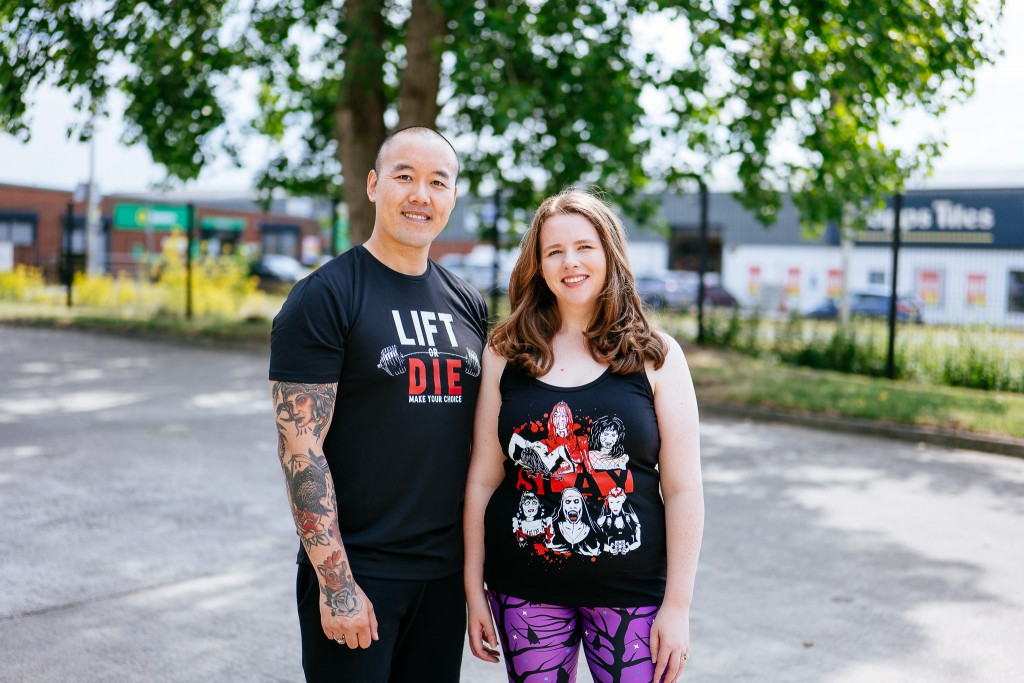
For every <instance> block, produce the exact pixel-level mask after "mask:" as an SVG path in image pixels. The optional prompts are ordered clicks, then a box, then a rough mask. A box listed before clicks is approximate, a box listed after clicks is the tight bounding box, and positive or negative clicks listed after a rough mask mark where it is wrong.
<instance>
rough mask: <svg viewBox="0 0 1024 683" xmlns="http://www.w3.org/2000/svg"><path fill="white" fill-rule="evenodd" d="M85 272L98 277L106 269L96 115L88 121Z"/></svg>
mask: <svg viewBox="0 0 1024 683" xmlns="http://www.w3.org/2000/svg"><path fill="white" fill-rule="evenodd" d="M85 253H86V272H87V273H88V274H89V275H99V274H101V273H103V272H104V271H105V270H106V268H105V266H106V264H105V263H104V262H105V260H106V259H105V258H104V254H103V244H102V240H101V239H100V198H99V188H98V187H97V186H96V114H95V113H94V114H93V115H92V118H91V119H89V182H88V185H87V186H86V213H85Z"/></svg>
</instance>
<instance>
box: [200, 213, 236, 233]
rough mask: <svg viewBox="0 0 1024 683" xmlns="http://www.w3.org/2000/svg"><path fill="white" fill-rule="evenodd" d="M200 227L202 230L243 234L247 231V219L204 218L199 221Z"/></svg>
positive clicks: (226, 217) (227, 217) (229, 217)
mask: <svg viewBox="0 0 1024 683" xmlns="http://www.w3.org/2000/svg"><path fill="white" fill-rule="evenodd" d="M199 227H200V229H202V230H214V231H224V232H242V231H243V230H245V219H244V218H236V217H235V216H203V217H202V218H201V219H199Z"/></svg>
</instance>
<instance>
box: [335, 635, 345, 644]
mask: <svg viewBox="0 0 1024 683" xmlns="http://www.w3.org/2000/svg"><path fill="white" fill-rule="evenodd" d="M334 642H336V643H338V644H339V645H344V644H345V636H342V637H341V638H335V639H334Z"/></svg>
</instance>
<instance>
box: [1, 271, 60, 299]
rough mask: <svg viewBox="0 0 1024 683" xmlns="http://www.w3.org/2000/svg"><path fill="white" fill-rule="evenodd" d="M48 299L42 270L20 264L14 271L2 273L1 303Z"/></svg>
mask: <svg viewBox="0 0 1024 683" xmlns="http://www.w3.org/2000/svg"><path fill="white" fill-rule="evenodd" d="M48 298H49V297H48V296H47V294H46V282H44V281H43V273H42V271H41V270H40V269H38V268H33V267H32V266H24V265H21V264H18V265H16V266H14V270H12V271H9V272H6V273H0V301H21V302H28V301H43V300H47V299H48Z"/></svg>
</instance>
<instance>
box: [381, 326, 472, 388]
mask: <svg viewBox="0 0 1024 683" xmlns="http://www.w3.org/2000/svg"><path fill="white" fill-rule="evenodd" d="M391 317H392V319H393V320H394V322H395V332H396V333H397V335H398V344H393V345H391V346H387V347H385V348H383V349H381V352H380V362H379V363H377V367H378V368H380V369H381V370H383V371H384V372H386V373H388V374H389V375H390V376H392V377H398V376H400V375H408V377H409V403H461V402H462V381H461V377H462V373H463V372H465V373H466V374H467V375H469V376H471V377H479V376H480V357H479V356H478V355H477V353H476V351H474V350H473V349H472V348H470V347H469V346H466V347H465V352H464V353H460V352H459V342H458V340H457V339H456V338H455V329H454V326H453V324H452V323H453V320H454V317H453V315H452V314H451V313H434V312H432V311H405V312H403V311H398V310H392V311H391ZM445 342H447V343H448V344H450V346H447V345H445ZM441 346H444V349H443V350H442V349H441V348H439V347H441Z"/></svg>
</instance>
